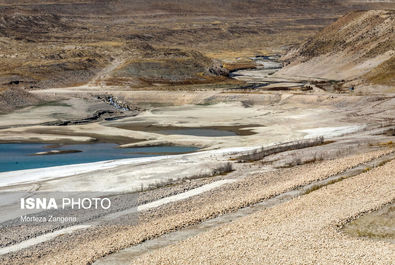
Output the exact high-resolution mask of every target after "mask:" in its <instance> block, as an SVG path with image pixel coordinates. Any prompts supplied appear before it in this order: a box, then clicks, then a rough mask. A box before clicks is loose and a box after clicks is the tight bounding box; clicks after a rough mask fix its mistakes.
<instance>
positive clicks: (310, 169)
mask: <svg viewBox="0 0 395 265" xmlns="http://www.w3.org/2000/svg"><path fill="white" fill-rule="evenodd" d="M392 151H393V150H391V149H385V150H380V151H374V152H369V153H364V154H358V155H352V156H348V157H344V158H339V159H335V160H329V161H322V162H317V163H311V164H306V165H300V166H296V167H293V168H286V169H280V170H276V171H273V172H267V173H260V174H256V175H253V176H248V177H245V178H244V179H241V180H239V181H238V182H236V183H233V184H229V185H226V186H223V187H221V188H219V189H216V190H213V191H210V192H206V193H203V194H201V195H199V196H196V197H192V198H191V199H188V200H184V201H180V202H177V203H171V204H168V205H164V206H162V207H160V208H157V209H154V210H151V211H148V212H145V213H143V214H141V215H140V221H139V223H138V224H137V225H135V226H124V227H121V226H105V227H95V228H92V229H89V230H85V231H78V232H75V233H73V234H70V235H62V236H59V237H57V238H56V239H54V240H52V241H49V242H45V243H42V244H40V245H37V246H34V247H31V248H29V249H25V250H22V251H19V252H15V253H12V254H8V255H5V256H2V257H0V263H1V264H87V263H89V262H93V261H95V260H97V259H99V258H100V257H103V256H105V255H108V254H111V253H113V252H116V251H118V250H120V249H123V248H126V247H128V246H131V245H134V244H138V243H141V242H142V241H144V240H147V239H150V238H154V237H157V236H160V235H162V234H164V233H169V232H171V231H174V230H177V229H181V228H183V227H186V226H189V225H192V224H196V223H199V222H201V221H203V220H207V219H210V218H214V217H216V216H218V215H221V214H223V213H226V212H232V211H236V210H237V209H239V208H242V207H245V206H248V205H253V204H255V203H257V202H259V201H262V200H264V199H265V198H270V197H273V196H275V195H277V194H281V193H283V192H286V191H288V190H292V189H294V188H296V187H298V186H300V185H305V184H307V183H311V182H313V181H315V180H319V179H325V178H327V177H329V176H331V175H334V174H337V173H340V172H342V171H344V170H346V169H348V168H351V167H353V166H355V165H358V164H360V163H363V162H366V161H369V160H371V159H374V158H377V157H379V156H381V155H383V154H386V153H389V152H392ZM392 164H393V163H392ZM372 172H376V170H375V171H372ZM240 174H241V173H240ZM367 174H371V173H370V172H368V173H367ZM392 174H393V172H392ZM375 178H376V177H375V175H374V178H372V179H371V181H372V182H373V184H372V185H379V187H381V186H383V185H382V184H380V183H381V182H380V179H378V180H377V184H374V183H375ZM387 181H389V182H390V181H392V186H393V184H394V183H393V179H392V180H391V178H389V177H387ZM341 183H343V181H342V182H341ZM345 183H347V182H345ZM350 185H352V186H350V187H349V189H350V190H352V189H355V188H356V187H355V186H354V184H353V183H351V184H350ZM386 185H388V183H387V184H386ZM384 186H385V185H384ZM381 188H383V189H385V188H386V187H381ZM325 190H326V189H325ZM320 192H322V191H320ZM343 192H344V193H345V194H344V195H342V196H351V197H353V196H354V195H355V197H356V198H359V196H360V194H359V193H358V190H356V191H355V192H353V193H350V194H349V192H348V191H345V190H343ZM361 192H362V194H364V197H363V198H364V200H361V202H362V201H366V202H370V200H371V197H370V195H369V194H367V195H366V194H365V191H364V190H363V189H362V190H361ZM311 194H312V195H313V194H315V192H312V193H311ZM340 195H341V194H340ZM340 195H339V196H340ZM373 195H374V194H373ZM373 195H372V196H373ZM382 195H383V196H382V199H381V201H384V200H388V199H389V198H391V196H390V195H391V194H382ZM392 195H393V194H392ZM307 196H308V197H309V198H310V194H309V195H306V196H303V197H302V198H304V197H307ZM323 199H324V198H323ZM330 199H331V198H329V199H325V200H329V201H330ZM372 200H373V202H375V197H372ZM337 201H338V200H337V199H336V200H335V201H334V202H337ZM381 201H380V202H381ZM346 202H347V201H343V202H342V203H344V204H346V205H345V207H344V211H345V213H347V212H348V213H354V211H348V210H352V209H349V208H347V207H348V206H350V207H351V206H353V204H348V203H346ZM364 203H365V202H364ZM379 204H380V203H376V204H374V206H377V205H379ZM286 205H289V204H288V203H287V204H286ZM335 205H336V204H335ZM339 205H340V204H339ZM324 206H325V205H323V207H322V209H325V207H324ZM346 206H347V207H346ZM371 206H372V203H367V204H366V207H367V208H366V209H370V208H372V207H371ZM279 207H285V206H281V205H280V206H277V207H274V208H275V209H277V208H279ZM300 207H301V208H303V207H302V206H300ZM342 207H343V206H342ZM340 208H341V207H340ZM265 212H266V211H265ZM280 213H281V212H280ZM291 213H292V212H291V211H290V212H289V213H288V214H289V215H291ZM297 213H299V210H298V211H297V212H295V213H294V214H297ZM345 213H344V214H345ZM356 213H358V211H357V212H356ZM315 214H316V215H317V220H321V219H325V218H329V217H328V216H329V215H328V214H327V213H326V210H325V211H319V209H317V211H316V212H315ZM321 215H323V216H321ZM273 216H274V217H273V220H278V221H280V220H282V219H281V218H283V217H284V214H280V216H277V217H276V216H275V214H273ZM335 217H336V216H335ZM346 217H348V216H345V218H346ZM251 218H252V217H251ZM331 218H332V217H331ZM331 218H329V219H328V220H332V219H331ZM247 219H248V218H247ZM253 220H255V219H253ZM264 220H267V219H266V218H265V219H264ZM333 220H335V221H338V219H333ZM261 221H263V220H260V221H259V222H261ZM281 222H282V221H281ZM278 225H281V226H282V227H283V229H284V231H285V230H286V231H287V232H284V233H286V234H287V233H291V232H292V230H293V229H294V228H295V226H294V225H293V223H292V222H291V223H289V222H288V221H287V222H284V223H283V224H282V223H279V224H278ZM299 225H300V224H299ZM287 226H289V229H287ZM296 227H297V226H296ZM308 227H309V226H306V227H305V228H306V229H307V228H308ZM315 227H316V226H314V227H313V226H312V227H311V229H313V230H314V229H315ZM251 229H252V228H251ZM322 231H323V230H322V229H321V228H319V231H317V232H322ZM274 232H275V230H273V232H270V230H268V231H267V233H268V234H270V233H274ZM214 238H217V237H214ZM246 239H248V237H246ZM262 239H264V238H262ZM256 240H258V239H254V240H252V241H251V242H254V241H256ZM264 241H265V240H264ZM328 241H329V240H328ZM199 244H200V243H199ZM213 244H214V245H213V248H214V247H215V246H217V247H218V249H217V250H216V251H218V252H221V251H222V253H223V255H231V254H232V252H229V254H226V252H228V250H229V248H228V247H227V246H226V245H222V250H220V249H221V246H220V245H217V244H216V243H213ZM295 244H296V243H295ZM328 244H329V242H328ZM229 247H230V248H231V247H232V246H231V245H230V246H229ZM234 248H237V246H234ZM225 250H226V251H225ZM246 253H247V252H246ZM192 254H193V253H191V255H192ZM235 255H236V254H235ZM254 256H256V255H252V256H251V257H250V258H253V257H254ZM206 257H207V255H206ZM172 258H174V259H172ZM222 258H224V257H222ZM151 259H152V261H157V262H159V263H161V262H164V263H167V261H165V260H163V259H161V258H159V256H158V257H155V258H154V256H150V258H149V259H147V260H145V261H147V263H146V264H150V263H151V261H149V260H151ZM229 259H231V257H230V256H229ZM176 260H177V257H175V256H174V255H169V260H168V261H169V262H170V261H171V262H175V261H176ZM232 260H233V259H232ZM182 261H183V258H182V257H181V256H180V262H181V263H183V262H182ZM217 261H218V262H219V261H220V260H217ZM141 262H143V263H144V261H141ZM202 262H203V261H202ZM218 262H214V261H213V263H218ZM246 262H247V261H246ZM257 262H258V261H257ZM197 263H198V262H197ZM195 264H196V263H195Z"/></svg>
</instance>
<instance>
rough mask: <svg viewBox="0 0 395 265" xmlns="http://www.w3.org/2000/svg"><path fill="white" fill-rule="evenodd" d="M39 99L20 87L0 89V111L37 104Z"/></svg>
mask: <svg viewBox="0 0 395 265" xmlns="http://www.w3.org/2000/svg"><path fill="white" fill-rule="evenodd" d="M40 102H41V99H39V98H38V97H36V96H34V95H32V94H31V93H29V92H27V91H26V90H24V89H22V88H17V87H14V88H8V89H5V90H4V91H1V89H0V112H6V111H12V110H14V109H16V108H22V107H26V106H29V105H34V104H38V103H40Z"/></svg>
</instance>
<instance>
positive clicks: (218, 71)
mask: <svg viewBox="0 0 395 265" xmlns="http://www.w3.org/2000/svg"><path fill="white" fill-rule="evenodd" d="M208 71H209V72H210V73H211V74H213V75H219V76H226V77H228V76H229V73H230V71H229V70H228V69H226V68H225V67H224V66H223V65H222V64H215V65H213V66H211V67H210V68H209V69H208Z"/></svg>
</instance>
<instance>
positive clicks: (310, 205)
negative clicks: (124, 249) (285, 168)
mask: <svg viewBox="0 0 395 265" xmlns="http://www.w3.org/2000/svg"><path fill="white" fill-rule="evenodd" d="M394 175H395V161H392V162H390V163H388V164H386V165H384V166H383V167H381V168H378V169H374V170H372V171H370V172H367V173H364V174H362V175H359V176H357V177H354V178H351V179H348V180H344V181H342V182H339V183H336V184H333V185H330V186H328V187H326V188H323V189H320V190H318V191H315V192H312V193H310V194H309V195H305V196H303V197H300V198H299V199H295V200H292V201H290V202H288V203H285V204H283V205H279V206H276V207H274V208H270V209H267V210H264V211H262V212H258V213H256V214H253V215H251V216H247V217H244V218H242V219H240V220H238V221H236V222H234V223H231V224H229V225H224V226H222V227H219V228H215V229H213V230H211V231H209V232H207V233H204V234H200V235H198V236H196V237H194V238H191V239H188V240H186V241H184V242H181V243H178V244H175V245H173V246H169V247H166V248H163V249H160V250H156V251H153V252H152V253H149V254H147V255H145V256H142V257H141V258H139V259H137V260H135V261H133V262H131V264H224V263H226V264H391V263H392V262H393V260H394V259H395V249H394V246H393V245H392V244H390V243H386V242H377V241H370V240H359V239H355V238H350V237H348V236H346V235H344V234H341V233H340V232H339V231H337V228H336V224H340V223H342V222H344V221H345V220H347V219H348V218H351V217H353V216H356V215H358V214H359V213H361V212H364V211H366V210H370V209H374V208H376V207H378V206H380V205H382V204H384V203H387V202H389V201H391V200H393V199H394V198H395V191H394V189H393V187H394V186H395V179H394Z"/></svg>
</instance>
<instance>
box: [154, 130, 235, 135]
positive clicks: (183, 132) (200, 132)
mask: <svg viewBox="0 0 395 265" xmlns="http://www.w3.org/2000/svg"><path fill="white" fill-rule="evenodd" d="M156 132H157V133H161V134H168V135H170V134H178V135H194V136H204V137H221V136H236V135H237V133H235V132H232V131H226V130H217V129H200V128H190V129H173V130H159V131H156Z"/></svg>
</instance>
